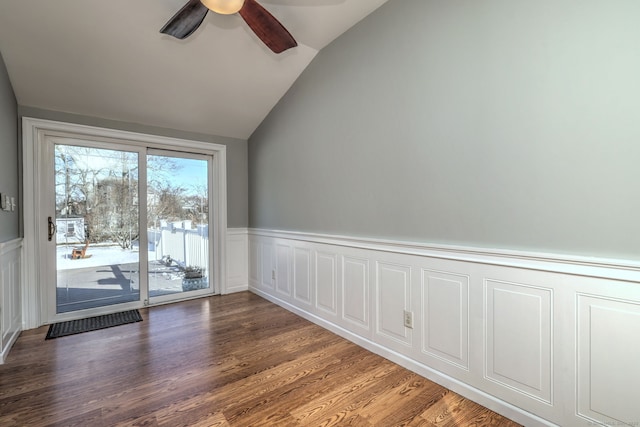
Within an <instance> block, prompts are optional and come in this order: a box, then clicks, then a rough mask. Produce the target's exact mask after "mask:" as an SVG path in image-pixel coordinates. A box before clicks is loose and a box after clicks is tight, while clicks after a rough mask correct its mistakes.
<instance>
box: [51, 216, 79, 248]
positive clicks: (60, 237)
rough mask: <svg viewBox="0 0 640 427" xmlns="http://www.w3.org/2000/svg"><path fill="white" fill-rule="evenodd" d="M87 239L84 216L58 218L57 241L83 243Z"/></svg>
mask: <svg viewBox="0 0 640 427" xmlns="http://www.w3.org/2000/svg"><path fill="white" fill-rule="evenodd" d="M85 240H86V235H85V228H84V218H56V242H58V244H61V243H73V244H75V243H82V242H84V241H85Z"/></svg>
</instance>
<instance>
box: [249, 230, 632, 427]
mask: <svg viewBox="0 0 640 427" xmlns="http://www.w3.org/2000/svg"><path fill="white" fill-rule="evenodd" d="M248 240H249V243H248V253H249V289H250V290H251V291H252V292H254V293H257V294H259V295H261V296H263V297H265V298H267V299H269V300H270V301H273V302H275V303H276V304H279V305H281V306H283V307H285V308H287V309H289V310H291V311H293V312H295V313H297V314H299V315H301V316H303V317H305V318H307V319H309V320H311V321H312V322H315V323H317V324H319V325H322V326H323V327H325V328H327V329H329V330H331V331H333V332H335V333H337V334H339V335H341V336H343V337H345V338H347V339H349V340H351V341H353V342H355V343H357V344H359V345H361V346H363V347H365V348H367V349H369V350H371V351H373V352H375V353H377V354H380V355H382V356H384V357H386V358H388V359H390V360H393V361H395V362H396V363H398V364H400V365H402V366H405V367H407V368H408V369H411V370H413V371H415V372H417V373H419V374H421V375H423V376H425V377H426V378H429V379H431V380H433V381H435V382H437V383H439V384H442V385H444V386H445V387H447V388H449V389H451V390H453V391H455V392H457V393H459V394H461V395H463V396H465V397H468V398H470V399H472V400H474V401H476V402H478V403H480V404H482V405H484V406H486V407H488V408H490V409H492V410H494V411H496V412H498V413H501V414H503V415H505V416H507V417H509V418H511V419H513V420H515V421H517V422H519V423H522V424H524V425H527V426H552V425H585V424H588V423H591V424H592V425H611V424H612V423H616V424H618V425H627V424H629V425H636V424H638V423H640V410H639V409H638V408H637V405H636V403H635V396H637V393H636V391H635V390H636V388H637V383H640V365H638V364H637V363H636V362H634V361H637V360H640V340H638V339H637V336H638V333H640V263H638V262H637V261H633V260H610V259H597V258H586V257H574V256H565V255H554V254H541V253H529V252H519V251H507V250H494V249H481V248H470V247H459V246H442V245H423V244H419V243H414V242H400V241H388V240H378V239H365V238H355V237H354V238H351V237H348V236H333V235H322V234H314V233H300V232H290V231H280V230H265V229H249V236H248ZM407 314H408V315H409V316H410V318H411V319H410V320H412V322H410V323H412V325H411V324H410V325H408V326H407V324H406V323H405V318H406V316H407ZM611 328H613V330H611Z"/></svg>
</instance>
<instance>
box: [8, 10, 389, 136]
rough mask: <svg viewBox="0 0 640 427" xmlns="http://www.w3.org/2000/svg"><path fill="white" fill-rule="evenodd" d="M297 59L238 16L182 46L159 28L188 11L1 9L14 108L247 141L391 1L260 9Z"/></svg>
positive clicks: (213, 23) (209, 24)
mask: <svg viewBox="0 0 640 427" xmlns="http://www.w3.org/2000/svg"><path fill="white" fill-rule="evenodd" d="M258 1H259V2H260V3H261V4H262V6H264V7H265V8H266V9H267V10H269V11H270V12H271V13H272V14H273V15H274V16H275V17H276V18H277V19H278V20H279V21H280V22H281V23H282V24H283V25H284V26H285V27H286V28H287V29H288V30H289V32H290V33H291V34H292V35H293V36H294V37H295V39H296V40H297V41H298V47H296V48H293V49H290V50H288V51H286V52H284V53H282V54H280V55H276V54H274V53H272V52H271V51H270V50H269V49H268V48H267V47H266V46H264V45H263V44H262V42H261V41H260V40H259V39H258V38H257V37H256V36H255V35H254V34H253V32H251V30H250V29H249V28H248V27H247V25H246V24H245V22H244V21H243V20H242V18H241V17H240V16H239V15H231V16H223V15H217V14H215V13H213V12H209V13H208V14H207V17H206V18H205V21H204V22H203V24H202V25H201V26H200V28H199V29H198V30H197V31H196V32H195V33H194V34H193V35H192V36H191V37H189V38H187V39H185V40H176V39H174V38H172V37H170V36H167V35H164V34H160V32H159V30H160V28H161V27H162V26H163V25H164V24H165V22H166V21H168V20H169V18H171V17H172V16H173V14H174V13H175V12H176V11H177V10H178V9H180V7H182V5H183V4H184V3H185V2H186V0H108V1H105V0H55V1H54V0H0V52H1V53H2V56H3V58H4V61H5V64H6V66H7V69H8V72H9V77H10V79H11V83H12V85H13V88H14V91H15V94H16V97H17V99H18V103H19V104H20V105H23V106H30V107H38V108H44V109H50V110H56V111H63V112H69V113H76V114H82V115H86V116H95V117H101V118H106V119H112V120H121V121H126V122H132V123H141V124H145V125H152V126H160V127H166V128H174V129H181V130H187V131H192V132H199V133H206V134H213V135H220V136H228V137H235V138H241V139H247V138H248V137H249V136H250V135H251V133H252V132H253V131H254V130H255V128H256V127H257V126H258V125H259V124H260V122H261V121H262V120H263V119H264V117H265V116H266V115H267V114H268V113H269V111H270V110H271V109H272V108H273V106H274V105H275V104H276V103H277V102H278V100H279V99H280V98H281V97H282V96H283V95H284V94H285V92H286V91H287V90H288V89H289V87H290V86H291V85H292V84H293V82H294V81H295V80H296V79H297V78H298V76H299V75H300V73H301V72H302V71H303V70H304V69H305V68H306V67H307V65H308V64H309V63H310V62H311V60H312V59H313V58H314V56H315V55H316V54H317V53H318V51H319V50H321V49H322V48H323V47H325V46H326V45H327V44H329V43H331V41H333V40H334V39H335V38H337V37H338V36H339V35H340V34H342V33H343V32H345V31H346V30H347V29H349V28H350V27H352V26H353V25H354V24H356V23H357V22H358V21H360V20H361V19H362V18H364V17H365V16H366V15H368V14H369V13H371V12H372V11H373V10H375V9H377V8H378V7H379V6H381V5H382V4H383V3H385V2H386V1H387V0H258Z"/></svg>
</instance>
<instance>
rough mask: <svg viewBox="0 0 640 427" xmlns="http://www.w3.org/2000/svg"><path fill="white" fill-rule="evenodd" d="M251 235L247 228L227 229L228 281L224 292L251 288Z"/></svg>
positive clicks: (228, 292)
mask: <svg viewBox="0 0 640 427" xmlns="http://www.w3.org/2000/svg"><path fill="white" fill-rule="evenodd" d="M248 239H249V237H248V234H247V229H246V228H228V229H227V256H226V260H227V268H226V270H227V283H226V287H225V289H224V290H223V293H224V294H230V293H233V292H241V291H246V290H248V289H249V275H248V273H249V240H248Z"/></svg>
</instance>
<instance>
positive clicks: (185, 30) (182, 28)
mask: <svg viewBox="0 0 640 427" xmlns="http://www.w3.org/2000/svg"><path fill="white" fill-rule="evenodd" d="M208 11H209V9H207V8H206V7H205V6H204V5H203V4H202V3H200V0H189V1H188V2H187V4H185V5H184V6H183V7H182V9H180V10H179V11H178V13H176V14H175V15H173V17H172V18H171V19H169V21H168V22H167V23H166V24H164V27H162V29H161V30H160V32H161V33H164V34H169V35H170V36H173V37H175V38H177V39H185V38H187V37H189V36H190V35H191V34H192V33H193V32H194V31H195V30H197V29H198V27H199V26H200V24H202V21H203V20H204V17H205V16H206V15H207V12H208Z"/></svg>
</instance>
